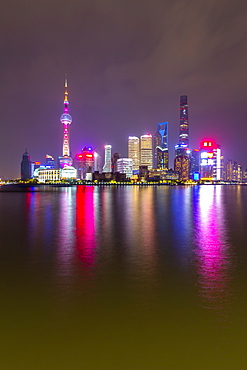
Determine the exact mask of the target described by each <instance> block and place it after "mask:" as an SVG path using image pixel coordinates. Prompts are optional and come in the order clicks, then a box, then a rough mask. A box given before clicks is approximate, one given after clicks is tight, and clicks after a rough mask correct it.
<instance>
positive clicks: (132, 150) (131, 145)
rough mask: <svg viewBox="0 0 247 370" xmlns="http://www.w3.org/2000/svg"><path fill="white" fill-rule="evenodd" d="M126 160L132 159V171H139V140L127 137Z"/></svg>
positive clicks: (134, 137)
mask: <svg viewBox="0 0 247 370" xmlns="http://www.w3.org/2000/svg"><path fill="white" fill-rule="evenodd" d="M128 158H131V159H132V163H133V171H136V170H139V166H140V140H139V137H136V136H129V138H128Z"/></svg>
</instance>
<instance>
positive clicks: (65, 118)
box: [58, 78, 73, 168]
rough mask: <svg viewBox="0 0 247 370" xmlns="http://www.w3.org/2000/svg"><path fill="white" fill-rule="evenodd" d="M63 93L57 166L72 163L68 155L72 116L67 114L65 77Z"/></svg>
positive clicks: (67, 103)
mask: <svg viewBox="0 0 247 370" xmlns="http://www.w3.org/2000/svg"><path fill="white" fill-rule="evenodd" d="M64 87H65V93H64V112H63V114H62V115H61V117H60V122H61V123H62V125H63V156H62V157H59V158H58V162H59V167H61V168H63V167H64V166H65V165H68V166H71V165H72V163H73V160H72V158H71V157H70V147H69V126H70V125H71V123H72V117H71V115H70V114H69V100H68V81H67V78H66V79H65V85H64Z"/></svg>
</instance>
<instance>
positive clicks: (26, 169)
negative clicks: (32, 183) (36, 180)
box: [21, 150, 31, 180]
mask: <svg viewBox="0 0 247 370" xmlns="http://www.w3.org/2000/svg"><path fill="white" fill-rule="evenodd" d="M21 179H22V180H28V179H31V161H30V156H29V154H28V152H27V150H26V151H25V153H24V154H23V156H22V161H21Z"/></svg>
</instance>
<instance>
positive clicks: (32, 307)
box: [0, 185, 247, 369]
mask: <svg viewBox="0 0 247 370" xmlns="http://www.w3.org/2000/svg"><path fill="white" fill-rule="evenodd" d="M10 190H13V189H10ZM15 190H16V189H15ZM0 240H1V243H0V294H1V304H0V322H1V358H0V364H1V368H3V369H78V368H83V369H166V368H167V369H209V368H210V369H223V368H224V369H228V368H229V369H233V368H235V369H236V368H238V369H242V368H243V369H244V368H246V366H247V359H246V358H247V355H246V341H247V334H246V333H247V330H246V329H247V314H246V312H247V186H240V185H234V186H233V185H216V186H214V185H202V186H157V187H156V186H145V187H137V186H136V187H131V186H129V187H128V186H123V187H112V186H111V187H110V186H105V187H104V186H102V187H91V186H82V185H81V186H77V187H76V186H73V187H60V188H56V187H48V186H43V187H42V186H41V187H35V188H27V189H25V191H1V192H0Z"/></svg>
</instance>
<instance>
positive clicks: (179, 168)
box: [174, 154, 190, 181]
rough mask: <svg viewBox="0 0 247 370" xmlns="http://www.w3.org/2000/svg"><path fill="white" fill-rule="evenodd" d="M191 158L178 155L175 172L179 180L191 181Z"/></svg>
mask: <svg viewBox="0 0 247 370" xmlns="http://www.w3.org/2000/svg"><path fill="white" fill-rule="evenodd" d="M189 161H190V160H189V157H188V156H187V155H184V154H180V155H177V156H176V157H175V158H174V171H175V172H177V173H178V176H179V180H182V181H184V180H188V179H189Z"/></svg>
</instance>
